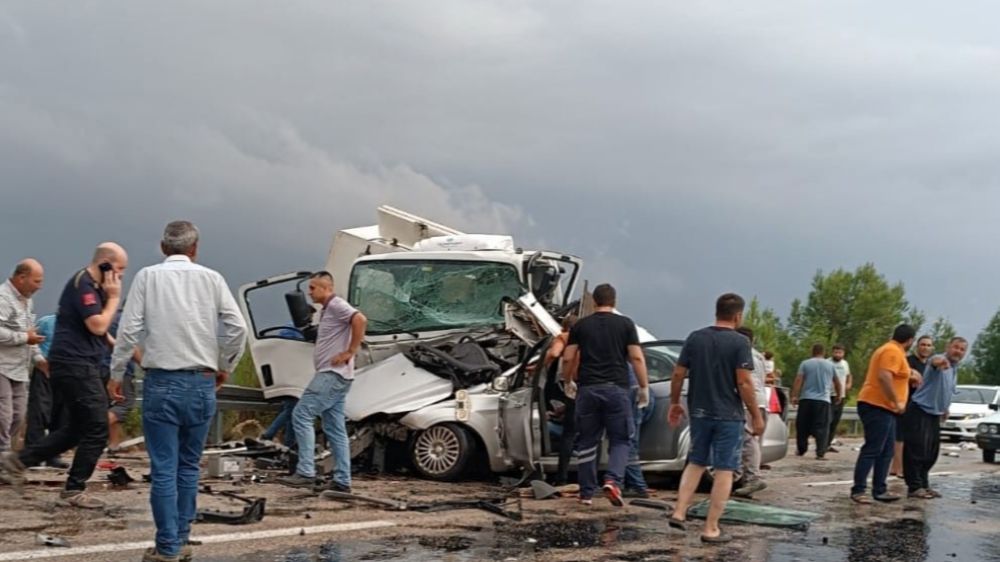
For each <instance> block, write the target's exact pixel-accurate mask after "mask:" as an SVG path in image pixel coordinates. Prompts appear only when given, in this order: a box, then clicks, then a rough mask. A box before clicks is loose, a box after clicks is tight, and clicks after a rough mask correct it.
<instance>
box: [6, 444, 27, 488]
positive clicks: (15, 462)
mask: <svg viewBox="0 0 1000 562" xmlns="http://www.w3.org/2000/svg"><path fill="white" fill-rule="evenodd" d="M25 470H26V469H25V468H24V465H23V464H21V461H20V459H18V458H17V455H16V454H15V453H13V452H11V451H5V452H3V453H0V482H6V483H7V484H10V485H11V486H14V487H15V488H20V487H21V486H23V485H24V471H25Z"/></svg>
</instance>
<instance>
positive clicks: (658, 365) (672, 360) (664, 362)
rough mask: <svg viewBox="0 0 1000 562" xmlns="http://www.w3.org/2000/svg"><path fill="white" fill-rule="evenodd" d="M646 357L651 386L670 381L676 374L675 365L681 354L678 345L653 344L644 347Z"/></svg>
mask: <svg viewBox="0 0 1000 562" xmlns="http://www.w3.org/2000/svg"><path fill="white" fill-rule="evenodd" d="M642 351H643V354H644V355H645V356H646V372H647V373H649V382H650V384H652V383H654V382H663V381H669V380H670V377H671V376H672V375H673V374H674V365H676V364H677V358H678V357H679V356H680V353H681V345H680V344H678V343H651V344H646V345H644V346H643V347H642Z"/></svg>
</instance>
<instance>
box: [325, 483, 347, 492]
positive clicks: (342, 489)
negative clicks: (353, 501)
mask: <svg viewBox="0 0 1000 562" xmlns="http://www.w3.org/2000/svg"><path fill="white" fill-rule="evenodd" d="M326 489H327V490H332V491H334V492H340V493H341V494H353V493H354V492H352V491H351V487H350V486H345V485H343V484H341V483H339V482H330V485H329V486H327V487H326Z"/></svg>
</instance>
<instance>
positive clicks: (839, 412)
mask: <svg viewBox="0 0 1000 562" xmlns="http://www.w3.org/2000/svg"><path fill="white" fill-rule="evenodd" d="M844 354H845V350H844V346H842V345H840V344H839V343H838V344H836V345H834V346H833V351H832V352H831V354H830V361H831V362H832V363H833V370H834V371H835V372H836V374H837V379H838V380H840V387H841V388H842V389H844V399H843V400H841V401H840V402H833V403H832V404H833V406H832V407H831V409H830V436H829V439H828V445H827V448H826V451H827V452H828V453H836V452H838V451H837V449H835V448H833V440H834V439H835V438H836V437H837V426H838V425H840V418H841V416H843V415H844V402H846V401H847V393H848V392H850V391H851V386H853V384H854V377H852V376H851V366H850V365H849V364H848V363H847V359H844Z"/></svg>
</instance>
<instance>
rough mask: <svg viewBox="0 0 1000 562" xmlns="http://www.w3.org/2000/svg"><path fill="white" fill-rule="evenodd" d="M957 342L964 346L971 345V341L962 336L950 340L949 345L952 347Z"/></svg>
mask: <svg viewBox="0 0 1000 562" xmlns="http://www.w3.org/2000/svg"><path fill="white" fill-rule="evenodd" d="M957 341H960V342H962V343H964V344H968V343H969V340H967V339H965V338H963V337H962V336H955V337H953V338H951V339H950V340H948V345H951V344H953V343H955V342H957Z"/></svg>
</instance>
